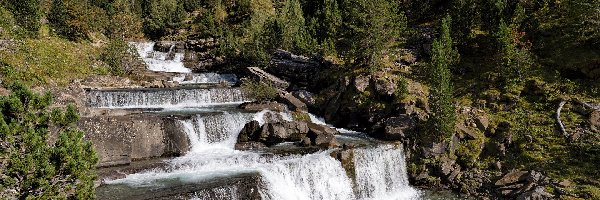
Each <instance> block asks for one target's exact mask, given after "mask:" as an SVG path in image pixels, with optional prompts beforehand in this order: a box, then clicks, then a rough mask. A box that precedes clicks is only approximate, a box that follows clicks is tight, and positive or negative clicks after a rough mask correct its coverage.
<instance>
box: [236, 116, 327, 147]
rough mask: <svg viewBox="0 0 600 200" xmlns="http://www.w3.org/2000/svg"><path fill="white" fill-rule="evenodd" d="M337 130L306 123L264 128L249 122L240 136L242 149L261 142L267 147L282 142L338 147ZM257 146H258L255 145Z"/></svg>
mask: <svg viewBox="0 0 600 200" xmlns="http://www.w3.org/2000/svg"><path fill="white" fill-rule="evenodd" d="M335 134H338V132H337V131H336V130H335V129H332V128H330V127H327V126H324V125H318V124H314V123H306V122H295V121H294V122H289V121H274V122H267V123H265V124H264V125H263V126H262V127H261V126H260V125H259V123H258V122H257V121H251V122H248V123H247V124H246V125H245V126H244V128H243V129H242V131H241V132H240V134H239V136H238V144H239V146H240V148H242V147H245V146H248V145H252V144H250V143H253V142H260V143H262V144H265V145H267V146H271V145H275V144H279V143H282V142H298V144H299V145H300V146H319V147H322V148H329V147H335V146H337V145H338V144H337V141H336V139H335ZM254 146H256V145H254Z"/></svg>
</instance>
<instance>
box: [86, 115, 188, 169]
mask: <svg viewBox="0 0 600 200" xmlns="http://www.w3.org/2000/svg"><path fill="white" fill-rule="evenodd" d="M77 125H78V127H79V129H81V130H82V131H83V132H85V133H86V135H85V139H87V140H90V141H92V144H93V147H94V149H95V150H96V152H97V153H98V158H99V164H98V166H101V167H105V166H115V165H123V164H129V163H130V162H131V161H132V160H143V159H149V158H156V157H161V156H169V155H181V154H183V153H185V152H187V151H188V150H189V141H188V140H187V136H186V134H185V133H184V132H183V131H182V130H181V129H180V128H179V127H177V126H178V125H177V123H176V122H175V119H173V118H168V117H160V116H154V115H128V116H97V117H83V118H81V120H79V122H78V124H77Z"/></svg>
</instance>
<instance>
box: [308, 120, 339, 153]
mask: <svg viewBox="0 0 600 200" xmlns="http://www.w3.org/2000/svg"><path fill="white" fill-rule="evenodd" d="M308 129H309V131H308V134H307V135H306V136H307V137H308V138H310V141H311V144H312V145H316V146H320V147H324V148H328V147H336V146H338V144H337V140H336V139H335V135H336V134H338V133H339V132H338V131H337V130H335V129H333V128H331V127H328V126H326V125H321V124H315V123H308Z"/></svg>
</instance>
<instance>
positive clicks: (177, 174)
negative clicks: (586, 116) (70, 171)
mask: <svg viewBox="0 0 600 200" xmlns="http://www.w3.org/2000/svg"><path fill="white" fill-rule="evenodd" d="M134 45H135V46H136V48H138V50H139V51H140V55H141V56H142V57H143V58H144V61H145V62H146V63H147V64H148V68H149V69H150V70H153V71H164V72H181V73H188V71H187V68H185V67H183V65H180V63H181V62H180V61H181V60H178V59H180V58H181V57H182V56H181V55H178V54H177V53H175V56H174V57H173V58H172V59H170V58H169V56H168V54H169V53H160V52H155V51H153V45H154V44H153V43H135V44H134ZM209 76H211V77H208V76H206V77H204V78H201V77H199V76H198V78H193V79H192V80H189V81H191V82H190V83H208V82H217V81H219V82H220V81H223V80H226V81H227V80H234V79H233V78H232V77H223V76H220V75H215V74H213V75H209ZM178 78H185V76H184V77H181V76H179V77H178ZM230 78H231V79H230ZM235 80H236V81H237V77H236V78H235ZM181 81H182V82H184V81H183V79H182V80H181ZM87 95H88V105H89V106H91V107H101V108H161V109H166V110H169V111H168V112H174V113H180V114H185V115H192V117H190V118H187V119H181V120H179V121H177V124H178V126H179V128H180V129H181V130H183V131H184V132H185V133H186V135H187V137H188V139H189V141H190V146H191V147H190V150H189V151H188V152H187V153H186V154H185V155H183V156H181V157H177V158H173V159H170V160H168V161H166V165H167V166H165V167H160V168H156V169H152V170H148V171H144V172H141V173H136V174H130V175H127V176H126V177H125V178H122V179H116V180H105V183H107V184H108V185H105V186H102V187H100V188H99V189H98V196H99V198H106V199H146V198H155V197H156V198H157V199H159V198H158V195H160V193H164V194H163V196H162V197H161V198H160V199H181V198H179V197H180V195H183V197H185V198H183V199H273V200H312V199H315V200H321V199H325V200H338V199H339V200H348V199H382V200H384V199H385V200H387V199H398V200H399V199H420V198H422V196H421V192H419V191H417V190H415V189H414V188H412V187H411V186H410V185H409V183H408V179H407V173H406V163H405V160H404V153H403V150H402V147H401V146H399V145H395V144H387V143H383V142H379V141H377V142H373V141H375V140H373V139H370V138H368V137H367V136H365V135H364V134H361V133H358V132H353V131H350V130H345V129H338V130H339V131H340V132H341V133H343V134H342V135H339V136H337V137H338V139H339V140H340V141H341V140H343V141H350V142H352V141H356V142H359V143H360V142H363V143H364V144H370V145H366V146H364V145H363V146H362V147H356V148H355V149H354V157H353V160H352V162H353V163H354V168H353V169H354V170H355V171H354V172H353V173H350V174H355V177H352V178H351V177H349V176H348V174H349V173H346V171H345V169H344V167H343V166H342V164H341V162H340V161H338V160H336V159H334V158H333V157H332V156H331V155H330V154H331V153H332V151H333V150H326V151H319V152H316V153H310V154H298V155H280V154H276V153H272V152H261V151H238V150H235V149H234V146H235V144H236V142H237V141H236V140H237V137H238V134H239V132H240V130H241V129H242V128H243V127H244V125H245V124H246V123H247V122H249V121H251V120H257V121H259V123H260V124H264V119H263V118H264V116H265V114H266V113H268V112H271V111H262V112H258V113H247V112H242V111H239V110H236V109H217V108H218V105H223V104H232V105H237V104H239V103H241V102H246V101H249V100H250V99H248V98H246V97H245V96H244V95H243V94H242V93H241V91H240V90H239V88H210V89H201V88H188V89H142V90H103V91H102V90H92V91H88V93H87ZM201 107H204V108H202V109H205V110H202V109H199V108H201ZM213 109H214V110H213ZM198 111H202V113H198ZM204 111H207V112H206V113H204ZM208 111H210V112H208ZM194 112H197V113H194ZM271 113H272V114H280V115H282V118H283V119H284V120H288V121H290V120H292V117H291V116H290V114H287V113H274V112H271ZM310 117H311V121H313V122H314V123H318V124H326V123H325V122H324V121H323V120H322V119H320V118H318V117H316V116H314V115H310ZM365 141H366V142H365ZM363 143H361V144H363ZM224 180H225V181H224ZM249 180H251V181H249ZM244 181H246V182H244ZM223 183H225V184H223ZM204 186H206V187H204ZM179 192H180V193H181V194H180V193H179ZM164 195H166V197H165V196H164Z"/></svg>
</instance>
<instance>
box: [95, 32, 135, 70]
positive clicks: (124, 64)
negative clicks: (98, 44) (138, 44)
mask: <svg viewBox="0 0 600 200" xmlns="http://www.w3.org/2000/svg"><path fill="white" fill-rule="evenodd" d="M136 56H137V53H136V50H135V49H133V47H131V46H129V45H128V44H127V42H125V41H123V40H121V39H113V40H111V41H110V42H109V43H108V45H107V46H106V47H105V48H104V50H103V51H102V53H101V54H100V60H102V61H103V62H104V63H106V64H108V66H109V71H110V73H111V74H113V75H116V76H123V75H126V74H129V73H131V71H132V70H133V69H132V66H131V63H129V62H128V61H130V60H129V59H128V58H131V57H136Z"/></svg>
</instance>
